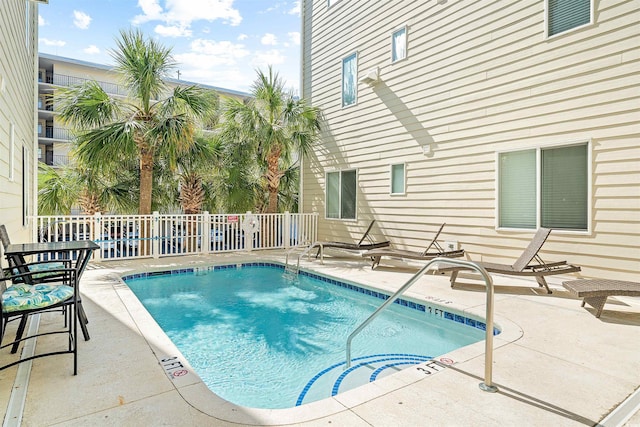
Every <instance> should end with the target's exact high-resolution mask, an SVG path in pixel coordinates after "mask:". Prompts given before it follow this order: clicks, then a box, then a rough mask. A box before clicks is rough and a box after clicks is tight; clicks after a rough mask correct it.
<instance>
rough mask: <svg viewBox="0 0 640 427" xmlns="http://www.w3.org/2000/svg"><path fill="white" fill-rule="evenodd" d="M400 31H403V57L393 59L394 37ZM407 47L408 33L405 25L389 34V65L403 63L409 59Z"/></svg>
mask: <svg viewBox="0 0 640 427" xmlns="http://www.w3.org/2000/svg"><path fill="white" fill-rule="evenodd" d="M400 31H404V57H402V58H398V59H393V53H394V51H395V43H394V37H395V35H396V34H397V33H398V32H400ZM408 46H409V31H408V28H407V25H406V24H405V25H403V26H402V27H399V28H396V29H395V30H393V31H392V32H391V63H392V64H395V63H397V62H402V61H405V60H406V59H407V58H408V57H409V49H408Z"/></svg>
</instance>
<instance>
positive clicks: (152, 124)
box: [57, 30, 215, 214]
mask: <svg viewBox="0 0 640 427" xmlns="http://www.w3.org/2000/svg"><path fill="white" fill-rule="evenodd" d="M116 44H117V49H116V50H114V51H112V52H111V54H112V56H113V58H114V60H115V62H116V67H115V71H116V72H118V73H120V75H121V76H122V78H123V81H124V84H125V85H126V87H127V88H128V90H129V93H130V97H129V98H127V99H126V100H124V101H121V100H119V99H115V98H111V97H109V95H107V93H106V92H105V91H104V90H103V89H102V87H101V86H100V85H99V84H98V83H97V82H88V83H85V84H84V85H82V86H80V87H76V88H72V89H70V90H67V91H64V92H62V94H61V96H59V97H58V98H57V102H59V111H60V117H61V119H62V120H64V121H65V122H67V123H69V124H71V125H72V126H73V127H74V128H75V130H76V132H77V147H76V156H77V158H78V160H79V161H80V162H81V163H83V164H86V165H91V167H92V169H94V170H96V171H98V172H99V171H100V170H109V171H113V170H118V168H120V167H121V164H122V161H123V160H125V159H131V158H135V159H137V161H138V164H139V167H138V171H139V205H138V213H139V214H150V213H151V210H152V192H153V183H154V179H153V174H154V164H155V163H156V162H157V161H158V159H159V157H160V156H162V157H163V158H164V159H165V161H166V164H167V165H168V167H170V168H174V167H175V166H176V162H177V159H178V158H179V157H180V156H181V155H183V154H184V153H186V152H187V151H188V150H189V149H190V147H191V146H192V145H193V143H194V136H195V131H196V129H197V128H198V127H199V123H200V120H201V119H203V118H207V116H208V114H209V111H210V106H211V105H212V103H213V102H214V100H215V98H214V96H213V95H212V93H211V91H207V90H205V89H202V88H199V87H197V86H188V87H176V88H175V89H173V91H172V93H171V94H170V96H168V97H166V98H164V99H161V95H163V94H164V93H165V92H166V90H167V87H166V84H165V80H164V79H165V78H166V77H168V75H169V73H170V72H171V70H172V69H173V68H174V67H175V62H174V61H173V59H172V57H171V49H170V48H165V47H163V46H161V45H159V44H158V43H157V42H155V41H154V40H152V39H145V38H144V36H143V35H142V33H141V32H140V31H138V30H129V31H124V30H123V31H120V39H119V40H116Z"/></svg>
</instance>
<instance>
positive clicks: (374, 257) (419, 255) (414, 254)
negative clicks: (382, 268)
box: [362, 224, 464, 270]
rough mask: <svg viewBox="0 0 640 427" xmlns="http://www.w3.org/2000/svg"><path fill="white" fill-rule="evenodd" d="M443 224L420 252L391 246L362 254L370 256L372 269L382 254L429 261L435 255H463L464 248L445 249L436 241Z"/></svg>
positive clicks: (454, 256) (453, 256)
mask: <svg viewBox="0 0 640 427" xmlns="http://www.w3.org/2000/svg"><path fill="white" fill-rule="evenodd" d="M444 226H445V224H442V225H441V226H440V228H439V229H438V231H437V232H436V234H435V236H434V237H433V239H432V240H431V242H430V243H429V245H427V248H426V249H425V250H424V251H422V252H418V251H408V250H402V249H393V248H390V247H387V248H378V249H372V250H369V251H367V252H365V253H363V254H362V256H363V257H367V258H371V269H372V270H373V269H374V268H376V266H377V265H379V264H380V259H381V258H382V257H383V256H388V257H396V258H403V259H417V260H424V261H429V260H432V259H433V258H436V257H449V258H456V257H461V256H463V255H464V249H460V250H455V251H446V250H445V249H444V248H443V247H442V246H440V244H439V243H438V237H439V236H440V233H441V232H442V229H443V228H444Z"/></svg>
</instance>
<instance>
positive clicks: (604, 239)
mask: <svg viewBox="0 0 640 427" xmlns="http://www.w3.org/2000/svg"><path fill="white" fill-rule="evenodd" d="M596 4H597V8H598V10H597V11H596V18H597V22H596V24H595V25H593V26H588V27H585V28H583V29H580V30H578V31H572V32H568V33H566V34H564V35H561V36H558V37H554V38H553V39H548V40H547V39H545V38H544V9H543V8H544V2H542V1H534V0H523V1H519V2H500V1H490V2H446V3H443V4H439V3H438V2H412V1H408V0H406V1H397V2H378V1H373V0H371V1H358V2H355V1H343V2H339V3H338V4H337V5H336V6H334V7H332V8H330V9H328V8H327V7H326V1H323V0H313V1H312V0H307V1H303V22H304V25H303V88H304V92H303V96H304V97H305V98H306V99H308V100H310V101H311V103H312V104H313V105H315V106H318V107H320V108H322V110H323V112H324V114H325V118H326V125H325V131H324V132H323V135H322V136H323V138H322V144H321V146H319V147H318V149H317V150H315V152H314V153H313V154H312V156H311V157H310V158H309V159H307V160H306V162H305V164H304V165H305V167H304V170H303V210H304V211H305V212H314V211H315V212H320V213H321V216H320V218H321V221H320V229H319V235H320V236H321V237H322V238H326V239H329V240H335V239H345V238H353V237H356V236H358V235H359V233H361V232H362V231H364V228H366V226H367V225H368V222H369V221H370V219H373V218H375V219H376V220H377V224H376V226H377V227H376V230H375V231H376V233H377V234H376V235H377V237H379V238H383V237H384V238H388V239H390V240H391V241H392V242H393V244H394V246H397V247H399V248H406V249H416V250H418V249H421V248H422V246H423V245H424V244H425V242H427V241H428V240H429V239H430V237H429V233H430V232H432V231H433V230H434V229H436V227H437V226H438V225H439V224H440V223H442V222H446V223H447V227H445V229H444V231H443V239H446V240H457V241H459V242H460V243H461V245H462V246H463V247H464V248H465V249H466V250H467V252H468V253H469V257H470V258H471V259H475V260H486V261H495V262H511V261H513V259H514V258H515V257H517V256H518V255H519V254H520V253H521V251H522V248H524V246H526V244H527V243H528V241H529V240H530V238H531V235H532V233H531V232H517V231H497V230H496V229H495V223H496V203H495V191H496V188H495V185H496V177H495V172H496V170H495V169H496V166H495V161H496V153H497V152H499V151H503V150H513V149H524V148H534V147H540V146H547V145H554V144H563V143H570V142H575V141H591V150H592V151H591V155H592V160H593V164H592V172H593V175H592V200H591V208H592V218H591V220H592V232H591V233H590V234H589V235H585V234H580V233H567V232H559V231H554V232H553V233H552V235H551V237H550V239H549V240H548V242H547V243H546V244H545V247H544V248H543V249H544V250H543V257H544V258H549V259H556V258H567V257H569V258H570V259H569V261H571V262H574V263H577V264H580V265H581V266H583V272H582V274H583V276H585V277H609V278H611V277H612V273H614V276H615V277H618V278H621V279H628V280H640V123H639V120H638V117H640V86H639V85H638V81H639V80H640V27H639V26H638V25H637V22H638V21H639V20H640V4H639V3H638V2H637V1H628V0H627V1H623V0H611V1H607V2H598V3H596ZM403 25H406V26H407V29H408V30H407V34H408V58H407V59H406V60H403V61H399V62H397V63H395V64H392V63H391V60H390V42H391V32H392V31H393V30H394V29H396V28H399V27H401V26H403ZM352 52H358V74H359V75H360V76H362V75H363V74H364V72H365V71H366V70H368V69H370V68H373V67H376V66H377V67H379V69H380V76H381V82H380V83H378V84H377V85H376V86H374V87H369V86H367V85H364V84H359V85H358V101H357V104H356V105H353V106H349V107H347V108H342V107H341V102H340V98H341V87H340V84H341V82H340V80H341V60H342V58H344V57H345V56H346V55H348V54H350V53H352ZM427 145H429V146H430V147H431V153H430V154H428V155H425V154H423V147H424V146H427ZM399 162H405V163H406V172H407V190H406V195H402V196H396V195H394V196H391V195H390V194H389V179H390V172H389V165H390V164H393V163H399ZM345 168H355V169H357V170H358V185H359V187H358V194H357V215H358V220H357V221H336V220H324V215H323V213H324V188H325V183H324V173H325V172H326V171H330V170H339V169H345Z"/></svg>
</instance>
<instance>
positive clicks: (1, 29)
mask: <svg viewBox="0 0 640 427" xmlns="http://www.w3.org/2000/svg"><path fill="white" fill-rule="evenodd" d="M38 3H43V2H37V1H25V0H3V1H1V2H0V224H5V225H6V227H7V231H8V232H9V235H10V236H11V238H12V239H14V240H15V241H18V242H19V241H27V240H29V239H30V237H31V232H30V231H31V228H30V227H29V221H30V216H32V215H34V212H35V206H36V191H35V188H36V185H37V183H36V182H35V179H34V177H35V170H36V155H37V148H36V147H37V146H36V143H35V141H36V138H35V111H36V110H35V105H36V104H35V103H36V87H35V84H34V82H35V78H36V65H37V58H38ZM44 3H46V1H45V2H44Z"/></svg>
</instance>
